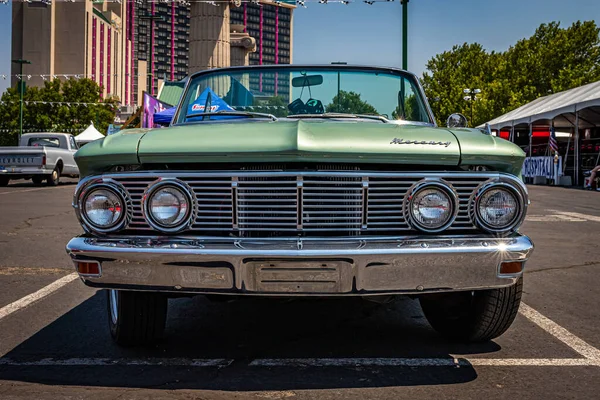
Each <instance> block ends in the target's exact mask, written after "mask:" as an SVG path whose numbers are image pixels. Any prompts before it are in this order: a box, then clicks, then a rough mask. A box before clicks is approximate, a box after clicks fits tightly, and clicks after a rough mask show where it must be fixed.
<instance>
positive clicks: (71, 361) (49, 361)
mask: <svg viewBox="0 0 600 400" xmlns="http://www.w3.org/2000/svg"><path fill="white" fill-rule="evenodd" d="M232 362H233V360H226V359H223V358H214V359H186V358H148V359H143V358H140V359H135V358H134V359H126V358H125V359H113V358H66V359H54V358H44V359H42V360H37V361H17V360H13V359H11V358H0V366H1V365H9V366H25V367H105V366H119V365H120V366H125V367H133V366H156V367H160V366H174V367H226V366H228V365H229V364H231V363H232Z"/></svg>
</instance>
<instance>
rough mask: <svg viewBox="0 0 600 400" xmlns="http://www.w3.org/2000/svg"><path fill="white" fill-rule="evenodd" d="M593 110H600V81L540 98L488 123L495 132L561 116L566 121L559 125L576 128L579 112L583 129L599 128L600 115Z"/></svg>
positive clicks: (559, 122)
mask: <svg viewBox="0 0 600 400" xmlns="http://www.w3.org/2000/svg"><path fill="white" fill-rule="evenodd" d="M591 107H594V108H596V107H600V81H598V82H594V83H590V84H588V85H584V86H580V87H577V88H574V89H570V90H566V91H564V92H560V93H555V94H552V95H550V96H544V97H540V98H539V99H536V100H534V101H532V102H531V103H528V104H525V105H524V106H521V107H519V108H517V109H515V110H513V111H511V112H509V113H507V114H504V115H501V116H500V117H498V118H495V119H493V120H491V121H489V122H488V124H489V125H490V127H491V128H492V129H502V128H506V127H511V126H516V125H520V124H530V123H533V122H536V121H540V120H546V121H548V120H553V119H555V118H557V117H559V116H560V119H561V120H562V119H564V121H556V122H557V123H558V124H560V125H563V124H564V125H566V126H568V125H571V126H572V125H573V122H574V119H575V118H574V116H575V113H578V114H579V124H580V125H579V127H580V128H582V127H593V126H599V125H600V113H598V111H597V110H594V109H591ZM561 122H562V123H561Z"/></svg>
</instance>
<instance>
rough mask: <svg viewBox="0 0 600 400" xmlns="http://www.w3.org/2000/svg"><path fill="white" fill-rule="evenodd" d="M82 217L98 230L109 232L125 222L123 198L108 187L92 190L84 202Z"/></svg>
mask: <svg viewBox="0 0 600 400" xmlns="http://www.w3.org/2000/svg"><path fill="white" fill-rule="evenodd" d="M82 203H83V204H82V206H83V210H82V216H83V218H84V219H85V220H86V221H87V222H88V223H89V224H90V225H91V226H92V227H93V228H95V229H96V230H98V231H100V232H108V231H109V230H111V229H113V228H115V227H117V225H119V223H120V222H121V221H122V220H123V217H124V214H125V209H124V208H125V205H124V201H123V198H122V197H121V196H120V195H119V194H117V192H116V191H114V190H112V189H109V188H108V187H99V188H97V189H92V190H90V191H89V192H88V193H87V194H86V196H85V198H84V199H83V201H82Z"/></svg>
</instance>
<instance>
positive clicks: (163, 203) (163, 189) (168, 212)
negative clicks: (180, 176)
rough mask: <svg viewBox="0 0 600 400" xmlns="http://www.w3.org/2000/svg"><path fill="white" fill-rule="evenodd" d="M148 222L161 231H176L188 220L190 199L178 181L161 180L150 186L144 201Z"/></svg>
mask: <svg viewBox="0 0 600 400" xmlns="http://www.w3.org/2000/svg"><path fill="white" fill-rule="evenodd" d="M144 209H145V213H146V218H147V220H148V223H149V224H150V225H151V226H152V227H153V228H155V229H158V230H161V231H163V232H177V231H179V230H181V229H183V228H184V227H185V226H186V225H187V224H188V222H189V220H190V216H191V214H192V212H191V211H192V201H191V198H190V195H189V191H188V190H187V189H186V187H185V186H184V185H183V184H179V182H169V181H162V182H160V183H158V184H156V185H155V186H153V187H151V188H150V190H149V192H148V193H147V195H146V198H145V201H144Z"/></svg>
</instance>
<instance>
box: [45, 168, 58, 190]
mask: <svg viewBox="0 0 600 400" xmlns="http://www.w3.org/2000/svg"><path fill="white" fill-rule="evenodd" d="M58 181H60V169H59V168H58V167H56V168H54V171H52V173H51V174H50V175H48V178H47V179H46V183H47V184H48V186H58Z"/></svg>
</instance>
